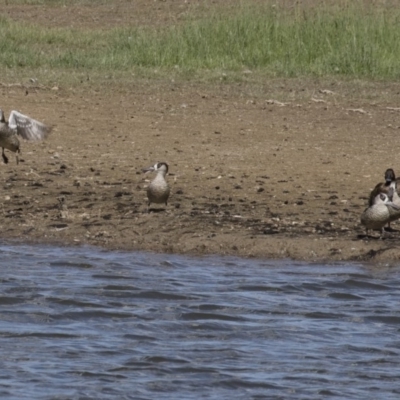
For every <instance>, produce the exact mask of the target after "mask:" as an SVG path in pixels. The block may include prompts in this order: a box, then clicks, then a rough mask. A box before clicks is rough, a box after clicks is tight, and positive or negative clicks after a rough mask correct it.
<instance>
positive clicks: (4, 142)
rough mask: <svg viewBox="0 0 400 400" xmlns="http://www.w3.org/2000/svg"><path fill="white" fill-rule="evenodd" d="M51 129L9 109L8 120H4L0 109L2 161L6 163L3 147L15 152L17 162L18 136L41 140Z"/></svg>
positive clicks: (18, 150) (6, 158) (18, 151)
mask: <svg viewBox="0 0 400 400" xmlns="http://www.w3.org/2000/svg"><path fill="white" fill-rule="evenodd" d="M51 129H52V128H51V127H48V126H46V125H44V124H43V123H41V122H39V121H36V120H35V119H33V118H31V117H28V116H27V115H24V114H21V113H20V112H18V111H15V110H13V111H11V113H10V117H9V119H8V121H6V119H5V117H4V113H3V110H1V109H0V147H1V148H2V153H1V156H2V157H3V161H4V163H5V164H7V163H8V157H7V156H6V155H5V154H4V150H5V149H7V150H10V151H12V152H14V153H16V154H15V155H16V159H17V164H18V163H19V159H18V154H19V153H20V152H21V150H20V142H19V139H18V136H21V137H22V138H23V139H26V140H31V141H34V140H43V139H45V138H46V136H47V135H48V134H49V133H50V132H51Z"/></svg>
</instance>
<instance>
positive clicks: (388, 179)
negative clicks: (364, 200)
mask: <svg viewBox="0 0 400 400" xmlns="http://www.w3.org/2000/svg"><path fill="white" fill-rule="evenodd" d="M391 187H393V188H394V192H393V202H394V203H396V204H397V203H398V204H399V205H400V197H399V195H398V194H397V190H396V189H397V180H396V175H395V174H394V171H393V169H392V168H388V169H387V170H386V171H385V182H381V183H378V184H377V185H376V186H375V187H374V189H373V190H372V192H371V193H370V195H369V201H368V205H369V206H372V205H373V204H374V200H375V198H376V196H378V194H380V193H385V194H388V193H389V190H390V188H391Z"/></svg>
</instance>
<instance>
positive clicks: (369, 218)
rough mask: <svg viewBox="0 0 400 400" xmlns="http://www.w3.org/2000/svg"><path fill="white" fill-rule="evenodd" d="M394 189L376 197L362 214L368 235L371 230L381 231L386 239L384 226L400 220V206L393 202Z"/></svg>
mask: <svg viewBox="0 0 400 400" xmlns="http://www.w3.org/2000/svg"><path fill="white" fill-rule="evenodd" d="M393 192H394V189H393V187H391V188H390V189H389V191H388V193H387V194H386V193H379V194H378V195H376V196H375V198H374V201H373V204H372V205H371V206H369V207H367V208H366V209H365V210H364V212H363V213H362V214H361V218H360V221H361V224H362V225H364V226H365V228H366V234H367V236H368V231H369V230H370V229H376V230H380V231H381V236H380V237H381V238H383V237H384V233H385V231H384V226H385V225H386V224H387V223H389V222H390V221H393V220H395V219H398V218H400V206H398V205H397V204H395V203H394V202H393V201H392V196H393Z"/></svg>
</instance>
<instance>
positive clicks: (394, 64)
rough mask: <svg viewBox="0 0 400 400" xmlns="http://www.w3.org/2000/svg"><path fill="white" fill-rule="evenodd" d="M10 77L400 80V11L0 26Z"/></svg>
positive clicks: (339, 9)
mask: <svg viewBox="0 0 400 400" xmlns="http://www.w3.org/2000/svg"><path fill="white" fill-rule="evenodd" d="M0 37H1V38H2V40H1V41H0V68H1V69H2V70H3V72H4V73H3V76H4V75H6V76H7V75H8V76H10V75H12V76H16V77H18V76H22V75H24V76H25V75H26V74H31V75H32V74H39V75H41V76H47V77H48V78H49V79H50V76H51V75H52V74H53V75H55V76H58V77H61V76H63V75H64V76H65V79H68V78H67V77H70V76H71V74H72V75H73V74H82V73H87V74H94V75H102V74H114V73H115V74H120V75H121V74H122V75H123V74H132V73H135V74H136V75H145V76H149V75H150V76H151V75H153V74H155V73H157V74H165V75H169V74H174V75H179V76H181V77H184V78H193V77H199V76H201V77H202V78H204V77H207V76H208V77H215V76H216V75H220V76H228V77H229V76H230V77H235V78H239V77H240V76H243V74H242V73H243V71H245V70H250V71H252V72H253V74H256V75H257V74H261V75H263V76H265V75H267V76H271V77H302V76H307V77H310V76H311V77H312V76H317V77H330V76H338V77H340V78H362V79H379V80H381V79H383V80H396V79H398V78H399V77H400V7H399V8H394V9H393V8H391V9H390V10H388V9H385V8H383V7H381V8H379V7H375V8H372V7H370V8H368V7H365V5H364V4H363V3H362V2H350V5H347V4H345V5H343V4H341V6H319V7H317V8H313V9H307V10H305V9H302V8H300V7H298V8H289V9H283V8H279V7H274V6H271V5H270V6H264V7H260V6H259V7H250V6H243V5H242V6H241V7H238V10H237V12H236V13H230V15H225V14H224V13H223V12H212V11H211V12H210V16H209V17H208V18H203V19H200V20H196V19H193V18H192V19H190V20H187V21H186V22H185V23H183V24H179V25H176V26H168V27H163V28H160V29H155V28H154V29H151V28H148V27H147V28H141V27H121V28H118V29H113V30H109V31H78V30H73V29H54V28H44V27H41V26H32V25H26V24H23V23H20V22H13V21H11V20H8V19H6V18H0Z"/></svg>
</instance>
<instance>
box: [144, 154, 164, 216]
mask: <svg viewBox="0 0 400 400" xmlns="http://www.w3.org/2000/svg"><path fill="white" fill-rule="evenodd" d="M168 169H169V168H168V164H167V163H166V162H157V163H156V164H154V165H153V166H151V167H148V168H144V169H143V170H142V171H143V172H144V173H148V172H153V171H156V172H157V175H156V177H155V178H154V179H153V180H152V181H151V182H150V184H149V186H148V187H147V198H148V203H147V207H148V210H150V204H151V203H155V204H165V205H168V198H169V194H170V187H169V185H168V182H167V181H166V179H165V176H166V175H167V173H168Z"/></svg>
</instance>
